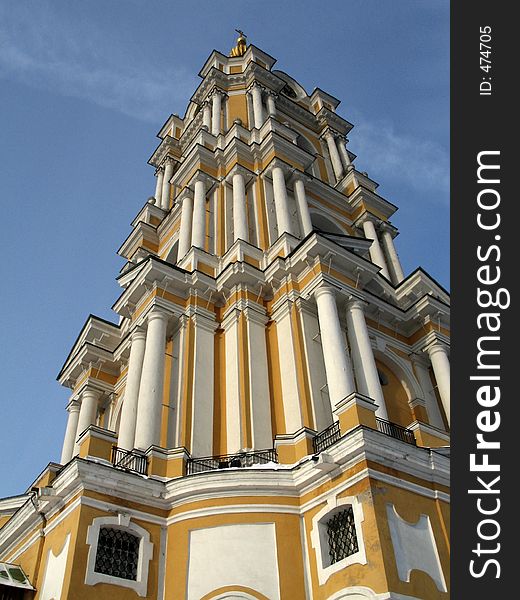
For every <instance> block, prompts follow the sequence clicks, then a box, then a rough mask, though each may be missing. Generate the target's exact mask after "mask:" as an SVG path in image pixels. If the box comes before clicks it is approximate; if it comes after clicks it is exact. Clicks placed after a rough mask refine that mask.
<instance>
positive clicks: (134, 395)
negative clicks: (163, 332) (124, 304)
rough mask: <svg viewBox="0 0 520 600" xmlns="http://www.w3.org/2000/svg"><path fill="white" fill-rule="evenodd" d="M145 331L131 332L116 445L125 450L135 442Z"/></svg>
mask: <svg viewBox="0 0 520 600" xmlns="http://www.w3.org/2000/svg"><path fill="white" fill-rule="evenodd" d="M145 343H146V332H145V331H142V330H140V329H136V330H135V331H134V332H133V333H132V337H131V346H130V358H129V359H128V372H127V375H126V387H125V392H124V397H123V406H122V408H121V421H120V424H119V435H118V439H117V445H118V447H119V448H124V449H125V450H133V448H134V442H135V427H136V423H137V403H138V399H139V387H140V384H141V374H142V370H143V359H144V349H145Z"/></svg>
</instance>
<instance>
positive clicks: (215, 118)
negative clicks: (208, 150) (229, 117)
mask: <svg viewBox="0 0 520 600" xmlns="http://www.w3.org/2000/svg"><path fill="white" fill-rule="evenodd" d="M211 103H212V105H211V133H212V134H213V135H219V133H220V132H221V129H220V118H221V117H220V113H221V111H222V92H220V91H219V90H215V91H214V92H213V96H212V97H211Z"/></svg>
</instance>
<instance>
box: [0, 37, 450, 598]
mask: <svg viewBox="0 0 520 600" xmlns="http://www.w3.org/2000/svg"><path fill="white" fill-rule="evenodd" d="M237 32H238V34H239V37H238V40H237V42H236V46H235V47H233V49H232V50H231V52H230V53H229V55H228V56H226V55H225V54H222V53H221V52H218V51H213V52H212V53H211V54H210V56H209V58H208V59H207V60H206V62H205V64H204V65H203V67H202V69H201V71H200V77H201V81H200V83H199V85H198V87H197V89H196V90H195V92H194V94H193V96H192V97H191V99H190V100H189V102H188V106H187V109H186V112H185V114H184V117H182V118H181V117H179V116H178V115H176V114H172V115H171V116H170V117H169V118H168V119H167V120H166V122H165V123H164V125H163V126H162V128H161V129H160V131H159V133H158V138H159V144H158V146H157V148H156V150H155V151H154V153H153V154H152V156H151V157H150V159H149V164H150V166H151V167H152V168H153V170H154V175H155V178H156V180H155V185H151V190H154V189H155V191H154V195H153V196H151V197H150V198H149V199H148V200H147V201H146V202H145V204H144V206H143V207H142V208H141V209H140V210H139V212H138V214H137V216H136V217H135V219H134V221H133V222H132V231H131V232H130V234H129V236H128V237H127V238H126V240H125V241H124V242H123V244H122V245H121V247H120V248H119V250H118V253H119V255H120V256H121V257H122V258H123V259H124V261H125V262H124V265H123V267H122V269H121V271H120V273H119V275H118V277H117V282H118V284H119V285H120V287H121V292H120V295H119V297H118V298H117V300H116V301H115V303H114V305H113V309H114V311H115V313H116V314H117V316H118V318H117V320H116V321H115V322H113V323H111V322H107V321H105V320H103V319H100V318H98V317H95V316H92V315H91V316H90V317H89V318H88V319H87V321H86V323H85V325H84V326H83V328H82V329H81V331H80V333H79V335H78V338H77V341H76V343H75V344H74V346H73V348H72V349H71V352H70V354H69V356H68V357H67V359H66V361H65V364H64V365H63V367H62V369H61V371H60V373H59V375H58V380H59V382H60V383H61V384H62V385H64V386H66V387H68V388H70V390H71V396H70V401H69V404H68V406H67V410H68V423H67V427H66V432H65V438H64V442H63V449H62V455H61V460H60V464H59V465H58V464H54V463H51V464H50V465H49V466H48V467H47V469H46V470H45V471H44V473H43V474H42V475H41V476H40V477H39V478H38V479H37V480H36V482H35V483H34V484H33V485H32V486H31V488H32V491H31V492H29V493H28V494H24V495H21V496H19V497H18V500H16V501H15V500H13V499H7V500H9V501H10V503H11V504H9V503H6V501H2V500H0V518H1V516H2V514H5V517H4V520H5V521H6V524H5V525H4V526H3V528H2V529H0V560H5V561H6V562H7V563H13V564H15V565H18V566H20V567H21V568H22V569H23V571H24V572H25V574H26V575H27V579H28V581H29V582H30V583H31V585H32V586H33V587H34V588H35V589H36V598H37V599H38V600H39V599H40V598H41V599H42V600H47V599H48V598H49V599H50V598H51V597H55V598H85V599H88V598H90V597H92V598H95V597H99V594H102V595H103V594H113V593H114V594H117V597H118V598H127V597H128V598H134V597H135V595H136V594H137V595H138V596H141V597H147V598H161V599H163V598H171V599H172V600H184V599H189V600H202V599H204V600H217V599H224V598H227V599H237V598H241V599H246V598H247V599H253V598H255V599H264V600H265V599H269V600H289V599H291V600H299V599H301V600H304V599H316V600H321V599H323V600H340V599H342V598H345V599H346V598H348V599H349V600H350V599H364V598H371V599H384V598H395V599H398V598H399V599H404V598H407V599H409V600H412V599H413V598H416V599H422V600H424V599H428V600H429V599H444V598H448V597H449V596H448V590H449V570H448V569H449V537H448V536H449V534H448V529H449V516H448V515H449V509H448V507H449V419H450V411H449V403H450V398H449V298H448V295H447V293H446V291H445V290H444V289H443V288H442V287H441V286H440V285H439V284H438V283H437V282H436V281H435V280H433V279H432V278H431V277H430V276H429V275H428V274H427V273H426V272H425V271H424V270H422V269H421V268H417V269H416V270H415V271H413V272H412V273H410V274H405V273H404V272H403V268H402V266H401V263H400V260H399V256H398V254H397V251H396V247H395V245H394V239H395V237H396V236H397V234H398V231H397V229H396V227H395V226H394V225H392V223H391V221H390V219H391V217H392V215H393V214H394V213H395V211H396V210H397V209H396V206H394V205H393V204H392V203H391V202H389V201H388V200H386V199H385V198H383V197H382V196H380V195H379V194H378V192H377V187H378V184H377V183H376V182H375V181H374V180H372V179H371V178H370V177H369V176H368V174H367V173H362V172H359V171H358V170H357V169H356V167H355V158H356V157H355V154H353V153H352V152H351V151H350V149H348V148H347V142H348V140H347V135H350V132H351V130H352V128H353V125H352V124H351V123H350V122H349V121H347V120H346V119H345V118H344V117H342V116H341V115H340V114H338V112H337V108H338V105H339V100H338V99H336V98H335V97H334V96H332V95H331V94H329V93H327V92H324V91H323V90H321V89H320V88H316V89H314V91H312V92H311V93H309V92H307V91H306V90H305V89H304V88H303V87H302V86H301V85H300V84H299V83H298V82H297V81H296V80H295V79H293V78H292V76H290V75H288V74H286V73H285V72H283V71H281V70H278V69H276V68H275V62H276V61H275V59H274V58H273V57H271V56H270V55H269V54H267V53H266V52H265V51H263V50H261V49H260V48H257V47H256V46H254V45H253V44H248V43H247V38H246V36H245V34H244V33H243V32H242V31H239V30H237ZM352 141H353V144H354V145H355V131H354V132H353V133H352ZM2 503H3V504H2ZM8 504H9V506H11V509H9V508H8ZM2 507H3V512H2ZM38 515H40V516H43V518H44V519H45V526H43V525H41V519H40V517H39V516H38ZM0 523H1V521H0ZM42 527H43V529H41V528H42ZM40 529H41V531H44V535H43V536H42V535H40V534H38V531H39V530H40ZM31 536H32V537H31ZM31 540H33V541H32V542H31ZM1 565H2V563H0V569H1ZM0 576H1V571H0ZM0 582H1V579H0ZM49 590H51V591H52V593H51V591H49Z"/></svg>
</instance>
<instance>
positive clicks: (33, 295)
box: [0, 0, 456, 497]
mask: <svg viewBox="0 0 520 600" xmlns="http://www.w3.org/2000/svg"><path fill="white" fill-rule="evenodd" d="M235 27H237V28H241V29H243V30H244V31H245V32H246V34H247V35H248V40H249V41H250V42H251V43H253V44H255V45H256V46H259V47H260V48H262V49H263V50H265V51H266V52H268V53H269V54H271V55H272V56H274V57H275V58H277V59H278V62H277V64H276V67H275V68H279V69H282V70H284V71H286V72H287V73H289V74H290V75H291V76H293V77H294V78H295V79H296V80H297V81H299V82H300V83H301V84H302V85H303V86H304V87H305V88H306V89H307V90H308V91H312V90H313V89H314V87H320V88H322V89H324V90H326V91H328V92H329V93H331V94H332V95H334V96H336V97H337V98H339V99H340V100H341V101H342V102H341V105H340V106H339V108H338V112H339V113H340V114H341V115H342V116H344V117H345V118H347V119H348V120H349V121H351V122H352V123H354V125H355V128H354V129H353V130H352V132H351V133H350V135H349V139H350V143H349V148H350V150H352V151H353V152H354V153H355V154H357V156H358V158H357V160H356V166H357V168H358V169H359V170H363V171H367V172H368V173H369V175H370V176H371V177H372V178H373V179H375V180H376V181H378V182H379V183H380V188H379V192H380V193H381V195H383V196H384V197H385V198H387V199H388V200H390V201H391V202H393V203H394V204H396V205H397V206H399V211H398V212H397V214H396V215H395V216H394V217H393V218H392V222H393V223H394V225H396V226H397V227H398V228H399V230H400V232H401V233H400V235H399V237H398V238H397V240H396V245H397V249H398V251H399V254H400V257H401V259H402V262H403V265H404V267H405V273H408V272H410V271H411V270H413V269H415V268H416V267H417V266H418V265H421V266H422V267H423V268H425V269H426V270H427V271H428V272H430V274H431V275H432V276H433V277H435V278H436V279H437V280H438V281H439V282H440V283H441V284H442V285H444V286H445V287H448V285H449V272H448V266H449V265H448V260H449V220H448V219H449V2H448V0H435V1H434V0H431V1H429V0H395V1H393V2H388V1H387V0H343V1H325V2H322V3H319V4H316V2H310V1H307V0H285V1H283V2H280V1H273V0H271V1H269V0H264V1H263V2H258V1H255V2H252V1H250V0H241V1H231V0H230V1H225V2H224V1H221V2H217V1H215V0H198V1H195V0H192V1H188V0H183V1H180V0H179V1H176V2H171V1H170V2H168V1H166V0H102V1H101V0H90V1H89V2H85V1H78V0H68V1H67V2H59V1H57V0H56V1H54V2H48V1H46V0H36V1H34V0H24V1H23V2H19V0H16V1H12V0H3V2H2V3H1V4H0V132H1V137H0V164H1V173H2V175H1V177H0V198H1V202H2V208H3V217H4V218H3V222H4V226H3V227H4V229H3V232H2V237H1V240H2V242H1V247H2V255H3V256H2V261H1V263H0V269H1V272H0V277H1V279H0V281H1V284H2V293H1V294H0V303H1V306H0V314H1V323H0V326H1V331H2V343H1V344H0V353H1V354H0V364H1V368H2V371H3V373H2V383H3V385H2V392H1V395H0V399H1V400H0V401H1V407H2V412H1V415H2V416H1V419H0V497H2V496H8V495H14V494H17V493H21V492H23V491H24V490H25V489H26V488H27V486H28V485H30V484H31V482H32V481H33V480H34V479H35V478H36V476H37V475H38V473H39V472H40V471H41V470H42V469H43V468H44V467H45V466H46V464H47V463H48V462H49V461H51V460H54V461H58V460H59V455H60V451H61V443H62V439H63V433H64V430H65V422H66V411H65V409H64V408H65V405H66V403H67V399H68V393H67V390H66V389H63V388H61V387H60V386H59V385H58V383H57V382H56V381H55V376H56V374H57V373H58V371H59V369H60V367H61V365H62V364H63V361H64V360H65V358H66V356H67V354H68V352H69V350H70V347H71V345H72V344H73V343H74V340H75V339H76V336H77V334H78V333H79V330H80V328H81V326H82V325H83V323H84V321H85V319H86V317H87V316H88V314H89V313H94V314H97V315H99V316H101V317H104V318H108V319H112V320H113V319H114V315H113V313H112V311H111V310H110V306H111V305H112V303H113V302H114V300H115V299H116V297H117V295H118V290H119V288H118V286H117V284H116V282H115V276H116V275H117V273H118V271H119V269H120V267H121V266H122V262H121V259H119V257H117V256H116V254H115V252H116V250H117V249H118V247H119V245H120V244H121V242H122V241H123V240H124V239H125V238H126V236H127V234H128V233H129V231H130V222H131V220H132V219H133V217H134V216H135V214H136V213H137V212H138V210H139V209H140V207H141V206H142V205H143V203H144V202H145V201H146V198H147V197H148V196H150V195H152V194H153V191H154V177H153V169H152V167H150V166H148V165H147V164H146V163H147V160H148V158H149V156H150V155H151V153H152V151H153V150H154V148H155V147H156V145H157V141H158V140H157V139H156V137H155V135H156V133H157V131H158V130H159V128H160V127H161V125H162V124H163V122H164V120H165V119H166V118H167V117H168V116H169V115H170V113H172V112H176V113H179V114H180V115H181V116H182V115H183V114H184V111H185V108H186V105H187V102H188V99H189V97H190V96H191V94H192V92H193V91H194V89H195V86H196V85H197V82H198V77H197V73H198V71H199V69H200V68H201V66H202V65H203V63H204V61H205V60H206V58H207V56H208V55H209V54H210V52H211V50H213V49H214V48H215V49H218V50H220V51H222V52H224V53H227V52H228V51H229V49H230V48H231V46H232V45H233V44H234V41H235V32H234V29H235ZM454 201H456V199H454Z"/></svg>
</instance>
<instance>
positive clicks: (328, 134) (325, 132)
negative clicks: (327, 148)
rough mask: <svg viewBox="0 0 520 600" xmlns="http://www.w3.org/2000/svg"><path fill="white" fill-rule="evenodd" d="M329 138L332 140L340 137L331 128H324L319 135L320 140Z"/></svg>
mask: <svg viewBox="0 0 520 600" xmlns="http://www.w3.org/2000/svg"><path fill="white" fill-rule="evenodd" d="M328 137H329V138H330V137H332V138H333V139H336V138H337V137H340V134H339V133H338V132H337V131H335V130H334V129H332V127H329V126H327V127H325V129H324V130H323V131H322V132H321V133H320V138H325V139H326V138H328Z"/></svg>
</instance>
